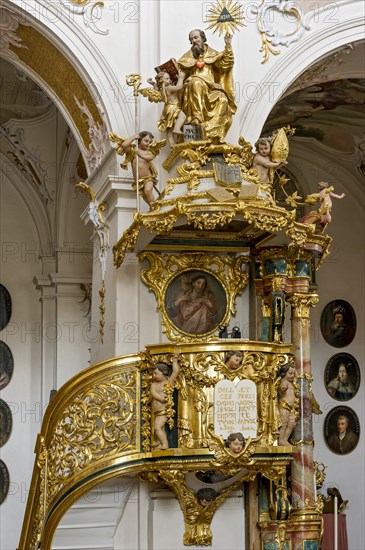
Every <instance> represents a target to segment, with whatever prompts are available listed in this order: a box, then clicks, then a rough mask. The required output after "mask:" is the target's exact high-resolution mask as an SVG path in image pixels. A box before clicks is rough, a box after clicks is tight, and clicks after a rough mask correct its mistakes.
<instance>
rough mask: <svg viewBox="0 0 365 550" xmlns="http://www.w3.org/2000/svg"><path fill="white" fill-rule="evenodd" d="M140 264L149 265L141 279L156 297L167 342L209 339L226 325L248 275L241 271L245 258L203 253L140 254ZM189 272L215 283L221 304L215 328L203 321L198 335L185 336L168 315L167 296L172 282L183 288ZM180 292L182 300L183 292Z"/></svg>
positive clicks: (182, 325)
mask: <svg viewBox="0 0 365 550" xmlns="http://www.w3.org/2000/svg"><path fill="white" fill-rule="evenodd" d="M140 260H141V261H144V260H148V261H149V264H150V267H149V268H148V269H144V270H143V271H142V272H141V279H142V281H143V282H144V283H145V284H146V285H147V286H148V288H149V289H150V290H152V291H153V292H154V293H155V295H156V298H157V307H158V309H159V310H160V311H161V313H162V325H163V327H164V332H165V333H166V334H167V337H168V338H169V339H170V340H174V341H176V342H182V341H197V340H199V341H208V340H211V339H213V338H214V337H215V333H216V330H217V327H218V324H228V322H229V319H230V316H231V314H234V313H235V299H236V296H237V294H240V293H241V292H243V290H244V288H245V286H246V285H247V282H248V273H247V272H246V271H243V270H242V266H243V265H244V264H245V263H248V262H249V258H248V257H247V256H244V255H241V256H237V257H228V256H211V255H209V254H206V253H203V252H197V253H185V254H181V255H176V254H163V255H159V254H156V253H154V252H143V253H141V254H140ZM192 271H194V272H197V273H198V274H199V273H200V274H201V277H202V278H204V277H205V278H206V277H207V276H210V277H211V278H212V279H211V280H212V281H213V282H214V281H216V282H217V283H216V285H217V288H218V286H219V288H220V289H221V290H220V297H219V300H221V303H220V304H218V302H217V304H218V305H219V306H220V307H221V314H220V318H218V317H217V318H216V320H217V322H216V323H215V324H214V323H213V322H211V323H210V324H209V323H208V321H207V322H206V325H199V327H201V330H200V331H194V332H193V331H191V332H189V331H188V330H186V329H185V325H184V324H183V323H181V324H180V325H178V324H176V323H177V321H175V323H174V321H173V319H174V318H172V316H171V314H170V313H169V303H168V292H169V285H171V284H175V282H176V281H177V283H176V285H178V283H179V281H180V286H181V285H182V286H183V285H184V278H186V277H187V276H188V275H189V272H192ZM186 284H188V283H186ZM205 284H207V283H205ZM170 288H171V287H170ZM177 288H178V286H177ZM176 292H177V290H176ZM180 292H181V297H182V298H183V293H184V291H183V289H182V290H181V291H180ZM186 292H187V291H185V293H186ZM201 299H202V298H201ZM201 299H200V300H201ZM214 299H216V297H215V298H214ZM197 303H198V302H197ZM224 303H225V306H224V305H223V304H224ZM218 305H217V307H218ZM223 307H224V308H225V311H223ZM208 315H209V312H208ZM205 326H206V327H207V328H206V329H205V328H204V327H205Z"/></svg>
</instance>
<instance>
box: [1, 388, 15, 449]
mask: <svg viewBox="0 0 365 550" xmlns="http://www.w3.org/2000/svg"><path fill="white" fill-rule="evenodd" d="M12 427H13V418H12V416H11V410H10V407H9V405H8V404H7V403H6V402H5V401H4V400H3V399H0V447H2V446H3V445H5V443H6V442H7V440H8V439H9V437H10V434H11V430H12Z"/></svg>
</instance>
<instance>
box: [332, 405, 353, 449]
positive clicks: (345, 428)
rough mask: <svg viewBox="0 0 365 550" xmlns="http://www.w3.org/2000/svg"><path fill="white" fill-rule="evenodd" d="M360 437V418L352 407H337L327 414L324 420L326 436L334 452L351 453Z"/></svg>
mask: <svg viewBox="0 0 365 550" xmlns="http://www.w3.org/2000/svg"><path fill="white" fill-rule="evenodd" d="M359 437H360V424H359V419H358V417H357V415H356V413H355V411H353V410H352V409H350V407H345V406H339V407H335V408H334V409H332V410H331V411H330V412H329V413H328V414H327V416H326V418H325V421H324V438H325V441H326V444H327V446H328V447H329V448H330V449H331V451H332V452H333V453H336V454H339V455H346V454H348V453H351V452H352V451H353V450H354V449H355V447H356V445H357V444H358V442H359Z"/></svg>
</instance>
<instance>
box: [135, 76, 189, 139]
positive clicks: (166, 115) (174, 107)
mask: <svg viewBox="0 0 365 550" xmlns="http://www.w3.org/2000/svg"><path fill="white" fill-rule="evenodd" d="M184 76H185V75H184V73H183V72H182V71H179V73H178V80H177V83H176V84H173V83H172V80H171V76H170V75H169V73H167V72H160V73H158V74H157V75H156V81H154V80H153V79H152V78H149V79H148V80H147V82H148V83H149V84H152V86H153V88H143V89H142V90H139V91H140V93H141V94H142V95H143V96H145V97H147V98H148V99H149V101H154V102H159V101H163V102H164V104H165V105H164V108H163V110H162V113H161V118H160V120H159V121H158V122H157V128H158V129H159V130H160V132H164V133H165V132H166V137H167V140H168V142H169V144H170V145H171V147H173V146H174V145H175V143H176V139H175V136H174V134H175V135H176V134H182V133H183V132H182V127H183V124H184V122H185V120H186V115H185V113H184V112H183V111H182V110H181V107H180V100H179V92H180V90H182V88H183V84H184Z"/></svg>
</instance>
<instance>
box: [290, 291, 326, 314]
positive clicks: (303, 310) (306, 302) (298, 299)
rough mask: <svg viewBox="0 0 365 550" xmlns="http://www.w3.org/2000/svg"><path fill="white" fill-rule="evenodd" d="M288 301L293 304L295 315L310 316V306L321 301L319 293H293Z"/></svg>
mask: <svg viewBox="0 0 365 550" xmlns="http://www.w3.org/2000/svg"><path fill="white" fill-rule="evenodd" d="M288 302H289V303H290V304H291V306H292V315H293V317H298V318H301V319H303V318H308V319H309V313H310V308H311V307H314V306H316V305H317V304H318V302H319V297H318V294H297V293H295V294H293V295H292V296H290V298H288Z"/></svg>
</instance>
